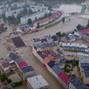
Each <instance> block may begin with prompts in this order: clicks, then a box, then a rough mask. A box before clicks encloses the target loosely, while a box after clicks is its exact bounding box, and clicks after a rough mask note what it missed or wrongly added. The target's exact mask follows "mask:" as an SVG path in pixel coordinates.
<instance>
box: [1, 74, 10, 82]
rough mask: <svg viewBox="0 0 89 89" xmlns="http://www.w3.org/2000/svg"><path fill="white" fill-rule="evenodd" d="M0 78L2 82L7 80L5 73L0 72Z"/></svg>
mask: <svg viewBox="0 0 89 89" xmlns="http://www.w3.org/2000/svg"><path fill="white" fill-rule="evenodd" d="M0 80H1V81H2V82H4V81H6V80H8V78H7V76H6V74H5V73H0Z"/></svg>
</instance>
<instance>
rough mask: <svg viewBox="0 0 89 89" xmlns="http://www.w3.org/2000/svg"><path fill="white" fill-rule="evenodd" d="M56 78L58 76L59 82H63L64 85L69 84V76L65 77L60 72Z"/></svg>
mask: <svg viewBox="0 0 89 89" xmlns="http://www.w3.org/2000/svg"><path fill="white" fill-rule="evenodd" d="M58 76H59V78H61V80H63V82H64V83H65V84H66V85H68V84H69V80H70V78H69V76H68V75H66V74H65V73H64V72H60V73H59V74H58Z"/></svg>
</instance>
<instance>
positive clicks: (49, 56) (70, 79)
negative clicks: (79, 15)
mask: <svg viewBox="0 0 89 89" xmlns="http://www.w3.org/2000/svg"><path fill="white" fill-rule="evenodd" d="M45 39H46V40H47V38H45ZM40 41H41V38H40V39H37V40H36V39H34V42H33V55H35V56H36V57H37V58H38V60H39V61H40V62H41V63H42V64H44V65H45V66H46V68H47V70H48V71H49V72H50V73H51V74H52V75H53V76H54V77H55V78H56V79H57V80H58V81H59V82H60V83H61V84H62V85H63V86H64V88H65V89H86V85H85V84H84V83H83V82H81V80H80V79H79V78H78V77H76V74H73V75H68V74H67V73H65V71H64V69H63V68H64V65H65V64H64V63H62V62H61V61H62V59H61V57H60V55H59V54H58V53H57V51H56V50H57V49H56V48H55V46H54V47H51V46H50V47H47V46H45V47H44V48H43V47H41V46H37V45H38V44H41V43H40ZM37 42H38V43H37ZM44 42H45V41H44ZM53 42H54V41H53ZM35 43H37V44H35ZM51 44H52V43H51ZM44 45H45V44H44ZM56 46H57V45H56ZM82 47H83V46H82ZM84 47H85V46H84ZM39 48H40V49H39Z"/></svg>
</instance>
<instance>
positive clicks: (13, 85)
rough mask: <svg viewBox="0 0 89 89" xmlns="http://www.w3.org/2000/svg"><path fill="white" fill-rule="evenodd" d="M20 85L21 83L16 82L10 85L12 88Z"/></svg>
mask: <svg viewBox="0 0 89 89" xmlns="http://www.w3.org/2000/svg"><path fill="white" fill-rule="evenodd" d="M21 85H22V81H17V82H13V83H12V87H19V86H21Z"/></svg>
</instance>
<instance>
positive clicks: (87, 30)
mask: <svg viewBox="0 0 89 89" xmlns="http://www.w3.org/2000/svg"><path fill="white" fill-rule="evenodd" d="M80 32H82V33H89V28H86V29H84V30H81V31H80Z"/></svg>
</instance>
